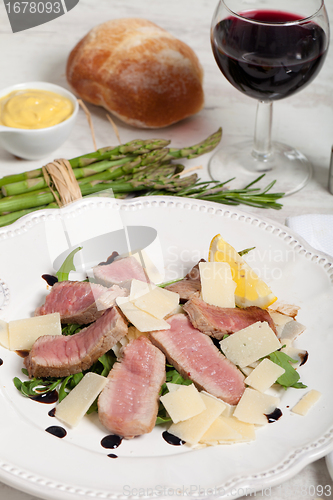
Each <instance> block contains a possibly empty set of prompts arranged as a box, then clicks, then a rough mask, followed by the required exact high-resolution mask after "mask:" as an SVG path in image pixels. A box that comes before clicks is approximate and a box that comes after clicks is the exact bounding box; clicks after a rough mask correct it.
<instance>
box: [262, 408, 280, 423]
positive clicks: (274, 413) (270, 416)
mask: <svg viewBox="0 0 333 500" xmlns="http://www.w3.org/2000/svg"><path fill="white" fill-rule="evenodd" d="M265 416H266V417H267V420H268V423H269V424H273V423H274V422H276V421H277V420H279V418H280V417H282V411H281V410H280V408H275V410H274V411H272V413H268V414H267V415H266V414H265Z"/></svg>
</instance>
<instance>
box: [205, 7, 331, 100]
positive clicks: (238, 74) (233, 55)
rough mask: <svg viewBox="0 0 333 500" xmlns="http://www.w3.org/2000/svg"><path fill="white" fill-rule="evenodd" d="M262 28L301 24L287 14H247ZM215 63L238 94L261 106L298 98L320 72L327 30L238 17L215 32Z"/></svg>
mask: <svg viewBox="0 0 333 500" xmlns="http://www.w3.org/2000/svg"><path fill="white" fill-rule="evenodd" d="M241 15H243V16H244V17H245V15H246V17H247V18H249V19H253V20H256V21H261V22H263V23H265V22H266V23H282V22H283V23H285V22H290V21H296V20H298V19H299V16H296V15H294V14H289V13H287V12H280V11H269V10H267V11H266V10H258V11H247V12H246V13H242V14H241ZM211 42H212V48H213V53H214V57H215V59H216V62H217V64H218V66H219V68H220V70H221V71H222V73H223V74H224V76H225V77H226V78H227V79H228V80H229V82H230V83H232V85H233V86H234V87H236V88H237V89H238V90H240V91H241V92H243V93H244V94H246V95H248V96H249V97H254V98H256V99H260V100H262V101H273V100H277V99H282V98H284V97H288V96H290V95H291V94H294V93H295V92H297V91H298V90H300V89H301V88H303V87H304V86H305V85H306V84H308V83H310V82H311V81H312V80H313V79H314V78H315V76H316V75H317V74H318V72H319V71H320V69H321V67H322V65H323V63H324V59H325V56H326V52H327V46H328V40H327V38H326V35H325V32H324V30H323V29H322V28H321V27H320V26H319V25H318V24H316V23H315V22H313V21H308V22H306V23H303V24H302V25H281V24H273V25H272V24H255V23H251V22H248V21H245V20H244V19H240V18H237V17H235V16H231V17H228V18H227V19H224V20H223V21H221V22H220V23H218V24H217V25H216V26H215V28H214V29H213V30H212V40H211Z"/></svg>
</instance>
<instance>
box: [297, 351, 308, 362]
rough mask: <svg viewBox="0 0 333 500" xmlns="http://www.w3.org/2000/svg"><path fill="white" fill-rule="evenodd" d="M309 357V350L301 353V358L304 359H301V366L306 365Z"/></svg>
mask: <svg viewBox="0 0 333 500" xmlns="http://www.w3.org/2000/svg"><path fill="white" fill-rule="evenodd" d="M308 357H309V353H308V351H306V352H305V353H304V354H302V355H300V358H301V360H302V361H301V364H300V365H299V366H302V365H304V364H305V363H306V362H307V360H308Z"/></svg>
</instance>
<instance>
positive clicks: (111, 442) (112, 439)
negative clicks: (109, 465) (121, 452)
mask: <svg viewBox="0 0 333 500" xmlns="http://www.w3.org/2000/svg"><path fill="white" fill-rule="evenodd" d="M122 440H123V438H122V437H120V436H117V435H116V434H109V435H108V436H105V437H104V438H103V439H102V441H101V445H102V446H103V448H111V449H114V448H118V446H120V445H121V442H122Z"/></svg>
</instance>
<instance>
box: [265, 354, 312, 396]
mask: <svg viewBox="0 0 333 500" xmlns="http://www.w3.org/2000/svg"><path fill="white" fill-rule="evenodd" d="M268 357H269V359H270V360H271V361H273V363H275V364H277V365H279V366H281V367H282V368H284V370H285V372H284V373H283V374H282V375H281V376H280V377H279V378H278V379H277V381H276V382H277V383H278V384H280V385H282V387H284V388H285V389H287V388H288V387H294V388H295V389H305V388H306V387H307V386H306V385H304V384H302V383H301V382H298V380H299V378H300V376H299V374H298V373H297V371H296V370H295V368H293V367H292V366H291V363H297V360H296V359H293V358H291V357H290V356H288V354H286V353H285V352H281V351H275V352H272V353H271V354H269V356H268Z"/></svg>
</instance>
